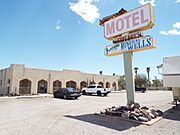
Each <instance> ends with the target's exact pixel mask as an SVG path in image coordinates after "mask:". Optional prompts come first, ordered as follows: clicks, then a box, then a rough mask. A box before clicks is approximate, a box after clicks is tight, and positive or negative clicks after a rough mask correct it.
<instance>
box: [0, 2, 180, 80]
mask: <svg viewBox="0 0 180 135" xmlns="http://www.w3.org/2000/svg"><path fill="white" fill-rule="evenodd" d="M147 2H148V1H147V0H23V1H22V0H13V1H12V0H1V1H0V20H1V21H0V31H1V32H0V69H2V68H5V67H8V66H9V65H10V64H12V63H14V64H16V63H17V64H25V65H26V67H35V68H45V69H55V70H62V69H75V70H80V71H83V72H89V73H99V71H100V70H102V71H103V74H113V73H116V74H121V75H122V74H124V65H123V55H118V56H113V57H107V56H104V48H105V46H107V45H109V44H111V43H112V42H111V41H108V40H106V39H105V38H104V37H103V35H104V33H103V27H101V26H99V19H102V18H103V17H105V16H107V15H111V14H113V13H115V12H118V11H119V10H120V9H121V8H125V9H126V10H132V9H134V8H136V7H139V6H141V5H142V4H146V3H147ZM150 2H151V4H152V5H154V12H155V15H154V16H155V26H154V27H153V29H151V30H147V31H146V32H145V35H151V36H152V37H154V38H155V39H156V40H157V48H155V49H151V50H146V51H141V52H136V53H134V66H135V67H139V70H138V72H139V73H144V74H146V67H151V73H150V75H151V79H153V78H154V76H158V73H157V69H156V66H157V65H159V64H161V63H162V60H163V57H165V56H174V55H180V0H150ZM158 77H160V76H158Z"/></svg>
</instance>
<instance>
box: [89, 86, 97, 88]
mask: <svg viewBox="0 0 180 135" xmlns="http://www.w3.org/2000/svg"><path fill="white" fill-rule="evenodd" d="M88 88H96V86H89V87H88Z"/></svg>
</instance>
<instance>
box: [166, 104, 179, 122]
mask: <svg viewBox="0 0 180 135" xmlns="http://www.w3.org/2000/svg"><path fill="white" fill-rule="evenodd" d="M165 113H167V115H165V116H164V119H170V120H175V121H180V105H178V106H174V107H173V108H170V109H169V110H167V111H166V112H165Z"/></svg>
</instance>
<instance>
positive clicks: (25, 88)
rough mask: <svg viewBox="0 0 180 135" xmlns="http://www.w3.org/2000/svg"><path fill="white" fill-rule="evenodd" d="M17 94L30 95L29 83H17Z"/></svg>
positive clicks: (25, 80)
mask: <svg viewBox="0 0 180 135" xmlns="http://www.w3.org/2000/svg"><path fill="white" fill-rule="evenodd" d="M19 94H20V95H25V94H31V81H30V80H28V79H23V80H21V81H20V83H19Z"/></svg>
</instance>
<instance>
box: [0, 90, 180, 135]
mask: <svg viewBox="0 0 180 135" xmlns="http://www.w3.org/2000/svg"><path fill="white" fill-rule="evenodd" d="M135 99H136V102H138V103H140V105H141V106H147V107H153V108H155V109H160V110H163V111H167V110H168V109H170V108H171V107H172V105H171V102H172V92H171V91H147V92H145V93H136V94H135ZM125 104H126V93H125V91H121V92H112V93H110V94H109V95H108V96H107V97H98V96H81V97H80V98H79V99H78V100H64V99H55V98H53V97H52V95H49V96H47V97H45V96H42V97H22V98H7V97H1V98H0V108H1V110H0V135H119V134H124V135H125V134H129V135H131V134H133V135H135V134H138V135H141V134H142V135H144V134H146V135H152V134H154V135H158V134H159V135H161V134H163V135H170V134H175V135H179V134H180V112H179V111H171V113H169V115H167V116H165V118H163V119H161V120H160V121H159V122H157V123H155V124H153V125H152V126H146V125H140V124H137V123H132V122H128V121H123V120H120V119H118V118H117V117H104V116H99V115H94V113H96V112H100V111H101V110H103V109H105V108H107V107H112V106H120V105H125Z"/></svg>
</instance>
